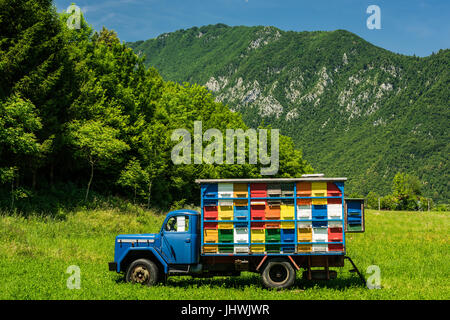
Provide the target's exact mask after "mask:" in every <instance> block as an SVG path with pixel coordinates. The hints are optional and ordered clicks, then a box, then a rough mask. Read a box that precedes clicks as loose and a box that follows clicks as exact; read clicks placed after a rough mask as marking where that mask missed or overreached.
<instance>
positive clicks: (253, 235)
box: [202, 182, 362, 254]
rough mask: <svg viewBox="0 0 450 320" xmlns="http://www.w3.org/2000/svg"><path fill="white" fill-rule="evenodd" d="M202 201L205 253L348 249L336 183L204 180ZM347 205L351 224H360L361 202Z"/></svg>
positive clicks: (352, 225) (340, 200)
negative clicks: (215, 181)
mask: <svg viewBox="0 0 450 320" xmlns="http://www.w3.org/2000/svg"><path fill="white" fill-rule="evenodd" d="M295 190H296V194H295V195H294V192H295ZM249 191H250V194H249ZM295 198H297V199H296V202H294V201H295ZM202 200H203V219H204V220H203V226H204V233H203V242H204V246H203V252H204V253H219V254H220V253H228V254H229V253H235V254H249V253H254V254H265V253H295V252H297V253H308V252H310V253H316V252H317V253H323V252H331V253H333V252H336V253H337V252H343V251H344V245H343V243H342V242H343V228H344V226H343V223H342V221H343V209H344V208H343V204H342V191H341V188H340V186H339V185H338V184H336V183H332V182H328V183H327V182H297V183H296V184H295V188H294V183H218V184H215V183H208V184H202ZM348 209H349V210H348V215H349V222H350V221H351V222H352V223H353V224H350V227H354V228H361V227H362V218H361V216H362V211H361V210H362V207H361V205H360V203H359V202H355V204H352V203H350V204H349V206H348ZM250 220H251V221H250ZM274 220H275V221H274Z"/></svg>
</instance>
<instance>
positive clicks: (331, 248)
mask: <svg viewBox="0 0 450 320" xmlns="http://www.w3.org/2000/svg"><path fill="white" fill-rule="evenodd" d="M330 242H332V241H330ZM328 251H344V246H343V245H342V244H329V245H328Z"/></svg>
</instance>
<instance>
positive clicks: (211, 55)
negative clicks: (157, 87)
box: [127, 24, 450, 202]
mask: <svg viewBox="0 0 450 320" xmlns="http://www.w3.org/2000/svg"><path fill="white" fill-rule="evenodd" d="M127 45H128V46H129V47H131V48H133V50H134V51H135V52H136V53H138V54H140V55H141V56H145V58H146V60H145V64H146V65H147V66H153V67H155V68H157V69H158V70H159V71H160V73H161V75H162V76H163V78H164V79H165V80H173V81H178V82H181V81H190V82H192V83H199V84H201V85H205V86H206V87H207V88H209V89H210V90H211V91H212V92H213V93H214V95H215V98H216V101H220V102H224V103H226V104H227V105H229V106H230V108H231V109H232V110H235V111H239V112H240V113H242V115H243V120H244V121H245V123H246V124H247V125H248V126H250V127H256V126H258V125H260V124H261V123H264V124H270V125H272V126H273V127H274V128H280V129H281V132H282V133H284V134H286V135H288V136H290V137H292V138H293V140H294V143H295V145H296V146H297V147H299V148H301V149H302V150H303V154H304V157H305V159H307V160H308V161H309V162H310V163H311V164H312V166H313V167H314V168H315V169H316V171H318V172H323V173H325V174H326V175H327V176H336V175H337V176H347V177H349V178H350V181H349V183H348V184H347V186H348V190H349V191H351V192H352V193H355V192H356V193H360V194H363V195H367V194H368V193H369V192H370V191H374V192H377V193H378V194H387V193H388V192H389V191H390V181H392V178H393V177H394V175H395V174H396V173H397V172H407V173H410V174H414V175H416V176H418V177H419V179H420V180H421V181H422V182H423V187H424V193H425V195H426V196H428V197H432V198H433V199H435V200H438V201H443V202H448V199H449V195H450V185H449V181H450V179H449V156H448V155H449V152H450V149H449V143H448V142H449V141H450V135H449V123H450V121H449V120H450V117H449V116H450V105H449V101H450V99H449V98H450V97H449V89H448V88H449V85H450V63H449V62H450V50H448V49H446V50H441V51H439V52H438V53H436V54H433V55H431V56H429V57H425V58H419V57H415V56H404V55H400V54H395V53H392V52H390V51H388V50H385V49H382V48H379V47H376V46H374V45H372V44H370V43H368V42H367V41H365V40H363V39H361V38H360V37H358V36H356V35H355V34H352V33H350V32H348V31H345V30H336V31H332V32H321V31H317V32H291V31H289V32H286V31H282V30H279V29H277V28H275V27H262V26H257V27H245V26H238V27H228V26H226V25H224V24H218V25H210V26H204V27H201V28H197V27H194V28H191V29H187V30H178V31H176V32H172V33H166V34H162V35H160V36H158V37H157V38H156V39H149V40H146V41H137V42H134V43H128V44H127Z"/></svg>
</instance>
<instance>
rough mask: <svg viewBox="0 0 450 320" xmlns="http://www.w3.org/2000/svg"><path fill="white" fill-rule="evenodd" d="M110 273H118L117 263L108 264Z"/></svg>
mask: <svg viewBox="0 0 450 320" xmlns="http://www.w3.org/2000/svg"><path fill="white" fill-rule="evenodd" d="M108 268H109V271H117V262H108Z"/></svg>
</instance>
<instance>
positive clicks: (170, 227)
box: [161, 214, 195, 264]
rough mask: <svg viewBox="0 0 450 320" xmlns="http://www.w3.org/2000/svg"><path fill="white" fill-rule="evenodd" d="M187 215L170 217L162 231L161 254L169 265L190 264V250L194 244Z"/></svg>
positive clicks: (191, 258) (193, 247)
mask: <svg viewBox="0 0 450 320" xmlns="http://www.w3.org/2000/svg"><path fill="white" fill-rule="evenodd" d="M190 220H191V219H190V217H189V215H183V214H180V215H176V216H171V217H170V218H168V219H167V220H166V223H165V225H164V226H163V229H162V234H161V244H162V253H163V255H164V257H165V258H166V259H167V261H168V262H169V263H170V264H192V263H195V261H192V260H193V257H192V250H193V249H195V243H193V242H194V240H195V239H193V238H192V233H191V232H192V230H191V229H193V228H192V226H190V222H191V221H190Z"/></svg>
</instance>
